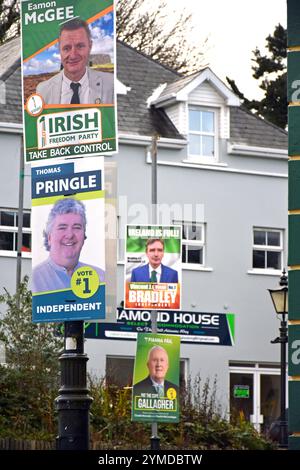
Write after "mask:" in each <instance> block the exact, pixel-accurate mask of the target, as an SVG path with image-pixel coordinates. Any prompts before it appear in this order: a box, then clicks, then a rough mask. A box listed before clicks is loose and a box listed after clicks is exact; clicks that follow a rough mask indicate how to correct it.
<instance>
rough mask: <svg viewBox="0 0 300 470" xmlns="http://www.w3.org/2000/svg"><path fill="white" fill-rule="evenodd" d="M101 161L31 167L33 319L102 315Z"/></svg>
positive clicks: (103, 290)
mask: <svg viewBox="0 0 300 470" xmlns="http://www.w3.org/2000/svg"><path fill="white" fill-rule="evenodd" d="M103 160H104V157H92V158H84V159H82V158H81V159H76V160H68V161H67V162H65V163H57V164H53V165H46V164H44V165H43V166H42V165H35V166H33V167H32V170H31V176H32V183H31V184H32V188H31V189H32V285H31V289H32V310H33V312H32V317H33V321H34V322H60V321H68V320H99V319H103V318H105V214H104V212H105V211H104V171H103V167H104V161H103Z"/></svg>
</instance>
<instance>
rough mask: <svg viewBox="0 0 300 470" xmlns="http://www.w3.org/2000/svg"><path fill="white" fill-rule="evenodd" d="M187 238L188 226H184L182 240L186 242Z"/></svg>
mask: <svg viewBox="0 0 300 470" xmlns="http://www.w3.org/2000/svg"><path fill="white" fill-rule="evenodd" d="M188 237H189V225H188V224H184V225H183V226H182V239H183V240H187V239H188Z"/></svg>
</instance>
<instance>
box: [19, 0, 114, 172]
mask: <svg viewBox="0 0 300 470" xmlns="http://www.w3.org/2000/svg"><path fill="white" fill-rule="evenodd" d="M21 9H22V76H23V106H24V129H25V161H26V162H27V163H31V162H38V161H41V160H49V159H52V158H64V157H76V156H85V155H102V154H107V153H109V154H111V153H114V152H116V151H117V140H116V116H115V102H116V99H115V96H116V95H115V68H116V64H115V57H116V55H115V27H114V24H115V21H114V1H113V0H89V1H86V0H76V1H74V0H54V1H49V2H39V1H37V0H22V1H21Z"/></svg>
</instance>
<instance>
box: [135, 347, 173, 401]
mask: <svg viewBox="0 0 300 470" xmlns="http://www.w3.org/2000/svg"><path fill="white" fill-rule="evenodd" d="M147 367H148V371H149V375H148V376H147V377H146V378H145V379H143V380H141V381H140V382H137V383H136V384H135V385H134V386H133V393H134V395H141V393H153V394H157V395H158V397H167V398H170V399H173V398H176V396H177V394H178V386H177V385H175V384H173V383H172V382H169V381H168V380H166V379H165V377H166V374H167V372H168V368H169V357H168V353H167V351H166V350H165V349H164V348H163V347H162V346H153V347H152V348H151V349H150V351H149V353H148V360H147Z"/></svg>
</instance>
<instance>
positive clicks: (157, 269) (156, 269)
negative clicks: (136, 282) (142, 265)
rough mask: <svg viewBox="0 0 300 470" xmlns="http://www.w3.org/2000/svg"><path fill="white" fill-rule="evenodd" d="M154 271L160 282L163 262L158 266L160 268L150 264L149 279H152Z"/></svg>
mask: <svg viewBox="0 0 300 470" xmlns="http://www.w3.org/2000/svg"><path fill="white" fill-rule="evenodd" d="M152 271H155V272H156V279H157V282H160V278H161V264H160V265H159V266H158V268H155V269H154V268H152V266H151V265H150V264H149V279H151V274H152Z"/></svg>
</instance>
